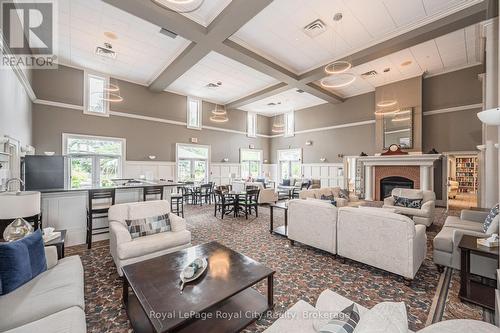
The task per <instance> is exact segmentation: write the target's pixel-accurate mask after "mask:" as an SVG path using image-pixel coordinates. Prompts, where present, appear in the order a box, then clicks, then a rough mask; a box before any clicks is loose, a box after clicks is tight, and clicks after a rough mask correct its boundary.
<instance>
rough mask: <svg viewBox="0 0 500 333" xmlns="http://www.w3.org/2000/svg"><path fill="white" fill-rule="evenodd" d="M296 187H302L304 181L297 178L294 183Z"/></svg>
mask: <svg viewBox="0 0 500 333" xmlns="http://www.w3.org/2000/svg"><path fill="white" fill-rule="evenodd" d="M293 186H295V187H302V182H301V181H300V180H297V181H296V182H295V184H293Z"/></svg>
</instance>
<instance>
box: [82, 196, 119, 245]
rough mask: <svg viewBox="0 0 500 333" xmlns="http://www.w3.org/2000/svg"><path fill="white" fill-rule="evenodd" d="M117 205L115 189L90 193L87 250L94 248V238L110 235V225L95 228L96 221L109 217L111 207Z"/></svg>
mask: <svg viewBox="0 0 500 333" xmlns="http://www.w3.org/2000/svg"><path fill="white" fill-rule="evenodd" d="M114 204H115V189H114V188H113V189H99V190H90V191H89V204H88V207H87V248H88V249H89V250H90V249H91V248H92V236H94V235H101V234H106V233H109V225H108V226H105V227H99V228H94V226H93V224H94V219H102V218H105V217H108V209H109V207H111V206H113V205H114ZM95 231H97V232H95Z"/></svg>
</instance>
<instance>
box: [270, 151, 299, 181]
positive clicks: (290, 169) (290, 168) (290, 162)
mask: <svg viewBox="0 0 500 333" xmlns="http://www.w3.org/2000/svg"><path fill="white" fill-rule="evenodd" d="M290 150H298V151H300V157H299V160H281V159H280V153H281V152H286V151H290ZM302 154H303V150H302V148H290V149H280V150H278V151H277V159H276V160H277V161H278V174H279V179H284V178H283V175H282V174H281V171H282V170H281V163H282V162H286V163H288V174H290V175H291V174H292V162H295V163H297V162H299V163H300V173H301V175H300V176H301V177H302V160H303V155H302Z"/></svg>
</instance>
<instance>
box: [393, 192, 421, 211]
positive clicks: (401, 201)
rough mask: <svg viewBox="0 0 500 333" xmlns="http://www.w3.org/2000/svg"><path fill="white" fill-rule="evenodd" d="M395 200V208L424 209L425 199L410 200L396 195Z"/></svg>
mask: <svg viewBox="0 0 500 333" xmlns="http://www.w3.org/2000/svg"><path fill="white" fill-rule="evenodd" d="M393 198H394V206H399V207H406V208H415V209H420V208H422V201H423V199H409V198H403V197H398V196H397V195H394V196H393Z"/></svg>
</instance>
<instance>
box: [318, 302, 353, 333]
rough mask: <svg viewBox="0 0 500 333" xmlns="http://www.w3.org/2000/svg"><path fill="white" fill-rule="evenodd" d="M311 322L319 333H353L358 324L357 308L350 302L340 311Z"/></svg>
mask: <svg viewBox="0 0 500 333" xmlns="http://www.w3.org/2000/svg"><path fill="white" fill-rule="evenodd" d="M324 317H325V318H323V317H322V318H320V319H319V320H316V321H315V322H314V323H313V326H314V329H315V330H316V331H317V332H319V333H353V332H354V330H355V329H356V325H357V324H358V322H359V320H360V317H359V310H358V307H357V306H356V304H354V303H353V304H351V305H349V306H348V307H347V308H345V309H344V310H342V311H341V312H340V313H332V316H324Z"/></svg>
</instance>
